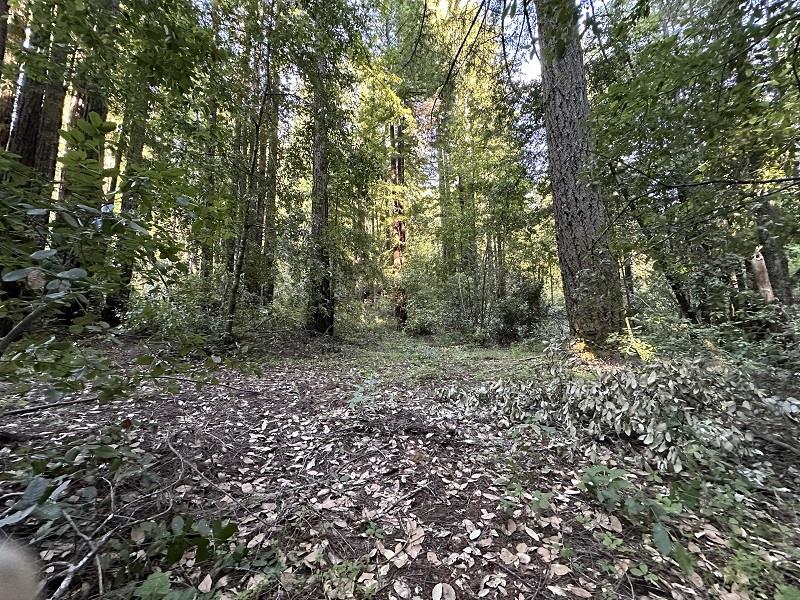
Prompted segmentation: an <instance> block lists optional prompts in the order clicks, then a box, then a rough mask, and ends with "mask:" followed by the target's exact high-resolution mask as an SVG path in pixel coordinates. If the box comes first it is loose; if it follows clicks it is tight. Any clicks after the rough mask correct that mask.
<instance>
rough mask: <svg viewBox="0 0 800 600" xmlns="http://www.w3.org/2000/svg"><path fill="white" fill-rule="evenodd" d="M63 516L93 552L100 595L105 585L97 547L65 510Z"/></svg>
mask: <svg viewBox="0 0 800 600" xmlns="http://www.w3.org/2000/svg"><path fill="white" fill-rule="evenodd" d="M64 518H65V519H66V520H67V523H69V524H70V527H72V529H74V530H75V533H77V534H78V536H79V537H80V538H81V539H82V540H84V541H85V542H86V543H87V544H88V545H89V549H90V550H91V551H92V552H93V553H94V563H95V565H96V566H97V589H98V591H99V592H100V596H102V595H103V593H104V590H105V586H104V585H103V565H102V563H101V562H100V556H99V555H98V554H97V547H96V546H95V545H94V542H93V541H92V538H90V537H89V536H88V535H86V534H85V533H83V532H82V531H81V530H80V528H79V527H78V526H77V525H76V524H75V521H74V520H73V519H72V517H70V516H69V515H68V514H67V513H66V512H65V513H64Z"/></svg>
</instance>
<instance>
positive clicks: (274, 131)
mask: <svg viewBox="0 0 800 600" xmlns="http://www.w3.org/2000/svg"><path fill="white" fill-rule="evenodd" d="M271 71H272V72H271V73H270V90H271V93H272V94H273V95H272V96H271V98H270V105H269V109H268V112H267V123H266V125H267V134H268V136H269V139H268V141H267V144H268V147H267V172H266V181H265V182H264V186H265V191H264V246H263V249H262V252H263V257H264V284H263V286H264V288H263V292H262V298H263V299H264V302H265V303H266V304H272V300H273V299H274V297H275V258H276V254H277V248H278V230H277V218H276V217H277V196H278V148H279V145H280V140H279V139H278V124H279V123H278V120H279V113H280V95H279V94H278V90H279V87H280V85H279V75H278V69H277V67H276V66H275V64H274V61H273V65H272V66H271Z"/></svg>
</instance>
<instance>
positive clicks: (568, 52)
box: [535, 0, 623, 343]
mask: <svg viewBox="0 0 800 600" xmlns="http://www.w3.org/2000/svg"><path fill="white" fill-rule="evenodd" d="M535 4H536V10H537V16H538V25H539V36H540V41H541V47H542V57H543V61H542V63H543V64H542V80H543V88H544V118H545V128H546V133H547V148H548V154H549V174H550V185H551V189H552V195H553V210H554V213H555V224H556V244H557V247H558V256H559V262H560V266H561V278H562V280H563V284H564V298H565V301H566V308H567V316H568V318H569V322H570V329H571V331H572V333H573V334H574V335H576V336H578V337H580V338H584V339H587V340H589V341H592V342H600V343H602V341H603V340H604V339H605V338H606V337H607V336H608V335H609V334H611V333H615V332H617V331H619V330H620V328H621V326H622V312H623V311H622V290H621V286H620V281H619V273H618V271H617V263H616V260H615V259H614V257H613V255H612V254H611V251H610V248H609V246H608V228H607V226H606V219H605V214H604V210H603V203H602V199H601V197H600V194H599V193H598V191H597V190H595V189H593V188H592V187H591V186H590V185H588V184H587V183H586V182H584V181H582V180H581V176H582V172H583V171H584V169H585V168H586V167H587V166H588V159H589V133H590V132H589V129H588V125H587V123H586V118H587V115H588V112H589V101H588V98H587V92H586V75H585V71H584V64H583V55H582V52H581V46H580V37H579V34H578V11H577V8H576V7H575V5H574V4H573V2H572V0H536V2H535Z"/></svg>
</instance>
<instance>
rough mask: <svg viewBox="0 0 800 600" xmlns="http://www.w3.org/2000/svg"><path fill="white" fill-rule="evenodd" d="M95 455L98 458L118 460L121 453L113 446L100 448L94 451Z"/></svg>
mask: <svg viewBox="0 0 800 600" xmlns="http://www.w3.org/2000/svg"><path fill="white" fill-rule="evenodd" d="M94 455H95V456H96V457H97V458H116V457H117V456H119V452H117V450H116V448H112V447H111V446H98V447H97V448H95V449H94Z"/></svg>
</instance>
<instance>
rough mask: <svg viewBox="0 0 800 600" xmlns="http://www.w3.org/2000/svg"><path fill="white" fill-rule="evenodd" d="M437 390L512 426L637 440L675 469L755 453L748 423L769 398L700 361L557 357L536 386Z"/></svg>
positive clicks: (649, 456) (649, 455)
mask: <svg viewBox="0 0 800 600" xmlns="http://www.w3.org/2000/svg"><path fill="white" fill-rule="evenodd" d="M573 364H574V363H573ZM439 395H440V398H444V399H450V400H455V401H457V402H460V403H464V404H466V405H467V408H471V407H475V408H477V407H479V408H480V410H481V411H485V410H487V409H488V410H490V411H493V412H495V413H496V414H498V415H500V416H502V417H504V418H506V419H507V420H508V421H509V422H512V423H525V422H531V421H534V422H536V423H538V424H540V425H548V426H554V427H561V428H562V429H563V430H564V432H565V433H567V434H568V435H570V436H572V437H576V436H578V435H579V433H580V434H581V435H584V436H585V435H587V434H588V435H589V436H591V437H593V438H594V439H595V440H597V441H600V442H602V441H608V440H613V439H617V440H621V441H625V442H627V443H631V444H635V445H637V446H641V447H642V456H643V457H644V459H645V460H646V461H648V462H649V463H651V464H652V465H654V466H656V467H657V468H660V469H667V468H669V469H672V470H673V471H675V472H680V471H681V470H682V469H683V467H684V464H692V465H696V464H697V463H704V462H707V461H712V460H715V459H719V458H724V457H725V456H735V455H743V454H748V453H750V452H751V451H752V448H751V445H749V444H748V442H749V441H751V440H752V434H751V433H749V431H748V427H747V423H748V422H750V421H749V419H752V418H753V414H754V410H755V409H754V407H755V406H756V405H757V406H758V407H762V406H763V403H762V400H763V398H764V395H763V393H762V392H761V391H760V390H759V389H758V388H757V387H756V386H755V385H754V384H753V383H752V382H751V381H750V378H749V377H748V375H747V374H746V373H744V372H742V371H740V370H735V369H731V368H729V367H726V366H724V365H720V364H717V363H713V362H708V361H704V360H700V359H697V360H694V361H686V362H675V363H654V364H650V365H643V366H640V367H636V368H628V369H619V368H618V369H612V370H608V371H605V372H599V373H590V374H586V373H584V374H580V373H575V372H573V371H572V370H570V368H569V365H568V364H567V365H563V364H562V363H561V362H559V361H554V362H553V363H552V365H551V367H550V369H549V371H545V372H543V373H539V374H538V376H537V377H534V378H533V381H532V382H530V383H524V384H519V383H506V382H503V381H498V382H494V383H490V384H488V385H484V386H481V387H479V388H477V389H472V390H457V389H454V388H450V389H443V390H440V391H439ZM756 403H757V404H756Z"/></svg>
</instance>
